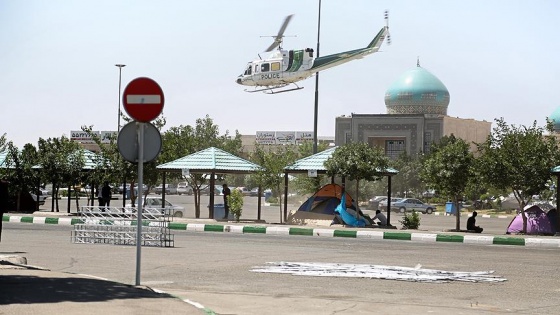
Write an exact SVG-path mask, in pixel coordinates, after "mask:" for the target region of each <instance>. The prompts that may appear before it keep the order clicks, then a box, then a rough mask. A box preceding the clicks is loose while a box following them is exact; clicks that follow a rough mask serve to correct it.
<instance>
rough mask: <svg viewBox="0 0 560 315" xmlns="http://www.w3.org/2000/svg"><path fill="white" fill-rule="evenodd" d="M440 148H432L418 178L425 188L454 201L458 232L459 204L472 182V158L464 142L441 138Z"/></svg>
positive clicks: (451, 138) (452, 138) (459, 225)
mask: <svg viewBox="0 0 560 315" xmlns="http://www.w3.org/2000/svg"><path fill="white" fill-rule="evenodd" d="M442 140H443V141H442V142H440V144H439V145H434V146H432V148H431V153H430V154H429V155H428V156H427V157H426V159H425V160H424V162H423V168H422V171H421V172H420V177H421V178H422V179H423V180H424V181H425V182H426V183H427V184H428V186H430V187H432V188H434V189H435V190H437V191H439V193H440V194H442V195H444V196H446V197H447V198H449V199H451V200H453V204H454V206H455V209H457V211H456V215H455V229H456V230H460V229H461V212H460V208H459V200H460V199H462V196H463V195H464V193H465V191H466V189H467V186H468V184H469V181H470V180H471V179H472V177H473V175H474V172H473V164H474V156H473V154H472V153H471V152H470V150H469V144H468V143H467V142H465V140H463V139H460V138H456V137H455V136H453V135H451V136H449V137H444V138H443V139H442Z"/></svg>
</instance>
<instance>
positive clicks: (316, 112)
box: [313, 0, 321, 154]
mask: <svg viewBox="0 0 560 315" xmlns="http://www.w3.org/2000/svg"><path fill="white" fill-rule="evenodd" d="M320 34H321V0H319V18H318V21H317V54H316V55H315V58H319V38H320V36H319V35H320ZM314 109H315V110H314V115H313V154H315V153H317V142H318V140H317V120H318V116H319V72H317V74H315V108H314Z"/></svg>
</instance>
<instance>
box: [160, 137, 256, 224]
mask: <svg viewBox="0 0 560 315" xmlns="http://www.w3.org/2000/svg"><path fill="white" fill-rule="evenodd" d="M156 168H157V169H158V170H160V171H162V172H164V173H163V176H164V184H165V174H166V173H167V172H182V171H183V170H188V171H189V173H195V174H209V175H210V202H209V217H210V219H213V218H214V193H213V192H214V187H215V181H216V179H215V177H216V176H215V175H216V174H250V173H254V172H256V171H258V170H259V169H261V167H260V166H259V165H257V164H255V163H253V162H250V161H247V160H245V159H243V158H240V157H238V156H236V155H233V154H231V153H229V152H226V151H224V150H221V149H218V148H215V147H210V148H208V149H204V150H202V151H199V152H196V153H193V154H190V155H187V156H184V157H182V158H179V159H177V160H174V161H171V162H167V163H164V164H161V165H158V166H156ZM162 197H163V198H165V190H164V191H163V192H162ZM260 218H261V199H260V196H259V202H258V217H257V220H260Z"/></svg>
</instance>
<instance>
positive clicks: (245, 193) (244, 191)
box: [234, 187, 251, 196]
mask: <svg viewBox="0 0 560 315" xmlns="http://www.w3.org/2000/svg"><path fill="white" fill-rule="evenodd" d="M234 189H237V190H239V192H241V193H242V194H243V196H249V195H251V191H250V190H249V188H247V187H235V188H234Z"/></svg>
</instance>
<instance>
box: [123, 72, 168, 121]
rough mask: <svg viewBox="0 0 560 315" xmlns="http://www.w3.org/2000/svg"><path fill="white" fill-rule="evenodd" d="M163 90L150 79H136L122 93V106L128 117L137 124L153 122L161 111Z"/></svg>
mask: <svg viewBox="0 0 560 315" xmlns="http://www.w3.org/2000/svg"><path fill="white" fill-rule="evenodd" d="M163 103H164V97H163V90H162V89H161V87H160V86H159V84H157V83H156V81H154V80H152V79H150V78H145V77H141V78H136V79H134V80H132V81H130V83H129V84H128V85H127V86H126V88H125V89H124V92H123V106H124V109H125V110H126V112H127V113H128V115H130V117H132V118H134V119H135V120H136V121H139V122H150V121H152V120H154V119H155V118H156V117H157V116H159V114H161V111H162V110H163Z"/></svg>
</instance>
